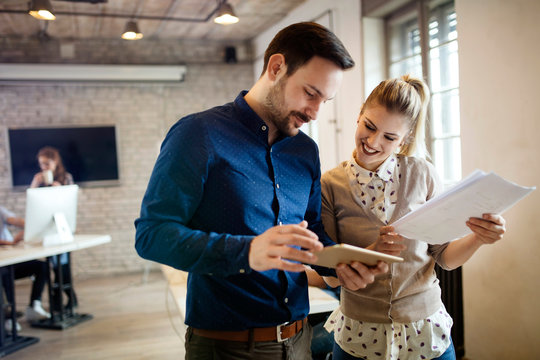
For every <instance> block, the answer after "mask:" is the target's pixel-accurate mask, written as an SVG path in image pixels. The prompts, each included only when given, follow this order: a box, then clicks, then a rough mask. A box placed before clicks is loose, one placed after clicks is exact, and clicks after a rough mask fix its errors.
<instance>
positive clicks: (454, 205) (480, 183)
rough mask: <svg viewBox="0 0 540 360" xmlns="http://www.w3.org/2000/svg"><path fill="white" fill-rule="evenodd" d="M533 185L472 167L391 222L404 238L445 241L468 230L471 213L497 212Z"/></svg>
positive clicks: (531, 188) (457, 236)
mask: <svg viewBox="0 0 540 360" xmlns="http://www.w3.org/2000/svg"><path fill="white" fill-rule="evenodd" d="M535 189H536V187H524V186H520V185H517V184H514V183H512V182H510V181H507V180H505V179H503V178H502V177H500V176H498V175H497V174H495V173H493V172H491V173H489V174H486V173H485V172H483V171H481V170H475V171H474V172H473V173H472V174H471V175H469V176H468V177H467V178H465V179H463V180H462V181H460V182H459V183H458V184H456V185H455V186H453V187H452V188H451V189H449V190H448V191H446V192H444V193H443V194H441V195H439V196H437V197H435V198H433V199H431V200H429V201H428V202H427V203H425V204H424V205H422V206H421V207H420V208H418V209H416V210H414V211H411V212H410V213H408V214H407V215H405V216H403V217H402V218H401V219H398V220H397V221H396V222H394V223H393V224H391V225H392V226H394V228H395V230H396V232H397V233H399V234H401V235H403V236H405V237H407V238H410V239H416V240H422V241H425V242H427V243H429V244H444V243H445V242H448V241H452V240H455V239H458V238H461V237H463V236H465V235H467V234H468V233H470V232H471V230H470V229H469V228H468V227H467V226H466V225H465V222H466V221H467V220H468V219H469V218H470V217H481V216H482V214H484V213H494V214H500V213H502V212H504V211H505V210H507V209H509V208H510V207H512V206H513V205H514V204H516V203H517V202H518V201H519V200H521V199H523V198H524V197H525V196H527V195H528V194H529V193H530V192H532V191H533V190H535Z"/></svg>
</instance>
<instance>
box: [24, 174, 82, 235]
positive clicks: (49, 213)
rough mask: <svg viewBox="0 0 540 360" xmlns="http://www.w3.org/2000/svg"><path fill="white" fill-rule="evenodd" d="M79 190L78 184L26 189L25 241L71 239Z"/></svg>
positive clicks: (74, 225) (75, 221)
mask: <svg viewBox="0 0 540 360" xmlns="http://www.w3.org/2000/svg"><path fill="white" fill-rule="evenodd" d="M78 190H79V186H78V185H63V186H49V187H41V188H33V189H27V190H26V215H25V225H24V241H28V242H34V241H36V242H37V241H43V245H53V244H57V243H64V242H69V241H71V240H73V233H74V232H75V228H76V226H77V194H78Z"/></svg>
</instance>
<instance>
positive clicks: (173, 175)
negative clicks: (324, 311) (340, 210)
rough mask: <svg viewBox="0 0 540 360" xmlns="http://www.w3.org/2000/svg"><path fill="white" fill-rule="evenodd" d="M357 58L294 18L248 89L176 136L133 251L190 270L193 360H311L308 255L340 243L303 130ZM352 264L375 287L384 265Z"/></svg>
mask: <svg viewBox="0 0 540 360" xmlns="http://www.w3.org/2000/svg"><path fill="white" fill-rule="evenodd" d="M353 64H354V62H353V60H352V58H351V57H350V55H349V54H348V52H347V50H346V49H345V47H344V46H343V44H342V43H341V41H340V40H339V39H338V38H337V37H336V36H335V35H334V34H333V33H331V32H330V31H329V30H328V29H326V28H324V27H323V26H321V25H318V24H316V23H297V24H293V25H290V26H288V27H286V28H284V29H282V30H281V31H280V32H279V33H278V34H277V35H276V36H275V37H274V39H273V40H272V41H271V42H270V45H269V46H268V48H267V50H266V52H265V55H264V66H263V72H262V74H261V76H260V78H259V79H258V80H257V82H256V83H255V84H254V86H253V87H252V88H251V89H250V90H249V91H242V92H241V93H240V94H239V95H238V97H237V98H236V100H235V101H234V102H231V103H228V104H225V105H223V106H218V107H215V108H213V109H210V110H207V111H203V112H201V113H198V114H192V115H188V116H186V117H184V118H183V119H181V120H180V121H178V122H177V123H176V124H175V125H174V126H173V127H172V128H171V129H170V131H169V133H168V134H167V136H166V138H165V140H164V142H163V144H162V146H161V151H160V154H159V157H158V159H157V162H156V164H155V167H154V170H153V172H152V175H151V178H150V181H149V184H148V188H147V190H146V193H145V196H144V199H143V201H142V206H141V214H140V217H139V218H138V219H137V220H136V221H135V227H136V239H135V248H136V250H137V252H138V254H139V255H140V256H142V257H143V258H145V259H148V260H153V261H157V262H159V263H163V264H166V265H169V266H171V267H174V268H177V269H180V270H184V271H188V272H189V278H188V291H187V302H186V304H187V311H186V319H185V321H186V324H187V325H188V329H187V331H186V341H185V346H186V358H187V359H203V358H204V359H212V358H214V359H215V358H219V359H283V358H294V359H298V360H301V359H311V356H310V341H311V328H310V326H309V325H308V323H307V320H306V317H307V315H308V312H309V303H308V284H307V277H306V274H305V272H304V271H305V267H304V265H303V264H301V263H299V262H306V261H309V259H313V258H314V255H313V254H314V253H316V252H317V251H319V250H321V249H322V247H323V244H324V245H329V244H333V243H332V242H331V241H330V240H329V239H328V237H327V236H326V235H325V233H324V230H323V228H322V224H321V221H320V206H321V199H320V163H319V156H318V149H317V145H316V144H315V142H314V141H313V140H312V139H310V138H309V137H308V136H307V135H305V134H304V133H303V132H300V131H299V128H300V127H301V126H302V125H303V124H305V123H308V122H309V121H311V120H314V119H316V117H317V113H318V111H319V107H320V106H321V105H322V104H323V103H324V102H326V101H327V100H329V99H331V98H332V97H334V96H335V94H336V92H337V90H338V87H339V85H340V83H341V79H342V76H343V71H344V70H346V69H349V68H351V67H352V66H353ZM286 259H288V260H292V261H288V260H286ZM326 270H328V274H332V273H333V271H330V270H329V269H326ZM348 270H349V271H351V272H353V271H354V272H356V271H361V272H362V273H364V274H366V275H368V276H367V279H365V280H362V281H363V282H369V281H372V280H371V279H370V276H371V277H373V276H374V274H377V273H379V272H380V271H384V270H385V267H384V265H381V267H380V268H378V267H377V268H374V269H368V268H367V267H365V266H364V265H362V264H359V263H357V264H355V265H354V267H351V268H348ZM320 271H323V270H322V269H321V270H320ZM216 300H218V301H216Z"/></svg>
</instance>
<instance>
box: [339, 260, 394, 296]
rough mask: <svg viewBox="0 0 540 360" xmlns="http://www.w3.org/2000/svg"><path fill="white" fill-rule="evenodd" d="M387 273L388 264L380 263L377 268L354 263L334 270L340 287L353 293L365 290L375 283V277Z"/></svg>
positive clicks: (342, 265)
mask: <svg viewBox="0 0 540 360" xmlns="http://www.w3.org/2000/svg"><path fill="white" fill-rule="evenodd" d="M387 271H388V264H387V263H385V262H382V261H379V262H378V263H377V266H366V265H364V264H362V263H360V262H357V261H354V262H353V263H351V264H350V265H345V264H339V265H338V267H337V268H336V273H337V276H338V279H339V282H340V284H341V286H344V287H346V288H347V289H349V290H353V291H355V290H358V289H363V288H365V287H366V286H368V285H369V284H371V283H372V282H373V281H375V276H376V275H379V274H384V273H385V272H387Z"/></svg>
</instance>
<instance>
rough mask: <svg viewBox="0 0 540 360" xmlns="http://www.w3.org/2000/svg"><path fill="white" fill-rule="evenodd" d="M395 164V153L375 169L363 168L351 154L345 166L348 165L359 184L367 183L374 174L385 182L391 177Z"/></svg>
mask: <svg viewBox="0 0 540 360" xmlns="http://www.w3.org/2000/svg"><path fill="white" fill-rule="evenodd" d="M396 164H397V157H396V155H395V154H392V155H390V156H389V157H388V158H387V159H386V160H385V161H384V162H383V163H382V164H381V165H380V166H379V168H378V169H377V170H375V171H371V170H367V169H364V168H363V167H361V166H360V165H358V163H357V162H356V159H355V158H354V154H353V156H351V159H350V160H349V162H348V164H347V166H349V167H350V168H351V170H352V172H353V174H354V175H355V177H356V179H357V180H358V182H359V183H360V184H367V183H369V182H370V181H371V180H373V177H374V176H375V175H378V176H379V178H381V180H383V181H385V182H387V181H389V180H390V179H391V177H392V174H393V173H394V170H395V168H396Z"/></svg>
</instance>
